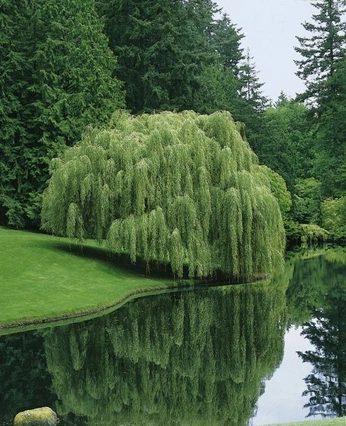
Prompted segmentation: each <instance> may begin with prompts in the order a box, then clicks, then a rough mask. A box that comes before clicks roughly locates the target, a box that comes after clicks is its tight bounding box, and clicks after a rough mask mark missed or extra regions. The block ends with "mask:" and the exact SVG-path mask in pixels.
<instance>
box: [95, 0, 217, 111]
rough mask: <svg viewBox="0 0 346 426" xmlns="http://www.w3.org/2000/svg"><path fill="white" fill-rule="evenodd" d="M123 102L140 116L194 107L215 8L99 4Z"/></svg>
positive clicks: (165, 2)
mask: <svg viewBox="0 0 346 426" xmlns="http://www.w3.org/2000/svg"><path fill="white" fill-rule="evenodd" d="M97 4H98V10H99V13H100V15H101V16H103V17H104V19H105V23H106V26H105V30H106V33H107V35H108V37H109V40H110V47H111V49H112V50H113V52H114V53H115V54H116V56H117V58H118V65H117V69H116V75H117V77H118V78H119V79H120V80H121V81H124V82H125V89H126V102H127V106H128V108H129V109H130V110H131V111H132V112H133V113H135V114H137V113H140V112H151V111H162V110H179V111H180V110H183V109H193V106H194V102H195V100H194V97H195V94H196V92H197V91H198V88H199V86H200V82H199V78H200V75H201V74H202V73H203V70H204V68H205V66H207V65H208V64H210V63H212V62H213V57H215V56H216V54H215V52H213V51H212V49H211V48H210V46H209V45H208V34H210V33H211V32H212V27H213V14H214V11H215V10H217V9H216V6H215V5H214V4H213V3H212V2H210V1H207V0H190V1H184V2H182V1H181V0H162V1H160V2H158V1H154V0H145V1H139V0H130V1H126V2H124V1H122V0H115V1H113V2H109V1H102V0H101V1H98V3H97Z"/></svg>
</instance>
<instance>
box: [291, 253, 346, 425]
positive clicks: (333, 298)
mask: <svg viewBox="0 0 346 426" xmlns="http://www.w3.org/2000/svg"><path fill="white" fill-rule="evenodd" d="M313 262H314V271H315V276H317V277H318V281H319V294H320V296H321V297H320V298H319V299H320V300H319V303H318V304H314V306H313V308H312V315H313V320H311V321H309V322H307V323H306V324H305V325H304V327H303V332H302V334H303V335H304V336H306V338H308V339H309V340H310V342H311V344H312V345H313V347H314V350H309V351H305V352H301V353H299V355H300V356H301V358H302V359H303V360H304V361H305V362H309V363H311V364H312V365H313V370H312V372H311V374H309V375H308V376H307V377H306V378H305V382H306V385H307V389H306V391H305V392H304V394H305V395H308V396H309V402H308V403H307V404H306V407H308V408H309V416H316V415H318V416H321V417H341V416H345V415H346V254H345V252H344V251H343V250H337V251H334V252H332V251H330V252H328V254H327V255H325V256H323V257H322V256H319V257H317V258H316V259H314V260H313ZM312 300H313V299H310V303H312Z"/></svg>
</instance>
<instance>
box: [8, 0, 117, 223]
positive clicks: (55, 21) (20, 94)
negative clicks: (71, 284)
mask: <svg viewBox="0 0 346 426" xmlns="http://www.w3.org/2000/svg"><path fill="white" fill-rule="evenodd" d="M1 18H2V20H1V29H2V31H1V39H0V58H1V61H0V73H1V76H2V78H1V80H0V90H1V95H2V99H1V104H2V114H1V116H0V139H1V145H0V154H1V155H0V158H1V160H0V161H1V168H0V182H1V183H0V185H1V191H0V223H1V224H8V225H11V226H16V227H22V226H30V225H37V224H38V223H39V217H38V215H39V211H40V196H41V193H42V191H43V188H44V187H45V185H46V181H47V179H48V164H49V161H50V159H51V158H53V157H55V156H56V155H57V154H58V153H59V152H61V151H62V150H64V148H65V147H66V145H73V144H74V143H75V142H76V141H77V140H78V139H80V136H81V133H82V131H83V129H84V127H85V126H86V125H88V124H93V125H96V124H97V123H102V122H105V121H108V120H109V117H110V115H111V114H112V112H113V111H114V109H115V108H117V107H119V106H122V105H123V101H122V98H123V95H122V93H121V88H120V85H119V83H118V82H117V81H116V80H115V79H114V78H113V75H112V74H113V70H114V67H115V64H116V61H115V58H114V55H113V54H112V52H111V51H110V50H109V48H108V45H107V39H106V37H105V36H104V35H103V33H102V25H101V22H100V20H99V19H98V15H97V13H96V11H95V5H94V1H93V0H87V1H85V2H83V3H81V2H80V1H78V0H69V1H67V0H63V1H61V2H59V3H57V2H54V1H52V0H47V1H46V0H45V1H43V0H33V1H30V2H24V1H23V2H22V1H21V2H15V3H13V2H7V1H4V2H2V16H1Z"/></svg>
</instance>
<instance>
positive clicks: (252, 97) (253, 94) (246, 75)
mask: <svg viewBox="0 0 346 426" xmlns="http://www.w3.org/2000/svg"><path fill="white" fill-rule="evenodd" d="M239 77H240V84H241V88H240V97H241V98H242V99H243V100H245V101H246V102H247V104H248V105H249V106H250V107H251V108H253V109H254V110H255V111H257V112H262V111H263V110H264V109H265V107H266V106H267V104H268V99H267V98H266V97H265V96H264V95H263V92H262V87H263V85H264V83H261V82H260V81H259V78H258V71H257V70H256V64H255V63H254V62H253V57H251V56H250V51H249V50H248V51H247V54H246V56H245V59H244V60H243V61H242V65H241V67H240V75H239Z"/></svg>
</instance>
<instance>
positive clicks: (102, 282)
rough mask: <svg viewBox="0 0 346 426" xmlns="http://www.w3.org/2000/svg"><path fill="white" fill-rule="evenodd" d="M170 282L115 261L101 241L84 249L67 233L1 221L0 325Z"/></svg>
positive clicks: (96, 304) (101, 303)
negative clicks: (33, 229) (65, 235)
mask: <svg viewBox="0 0 346 426" xmlns="http://www.w3.org/2000/svg"><path fill="white" fill-rule="evenodd" d="M171 286H174V281H173V280H165V279H155V278H150V277H149V278H148V277H147V276H145V275H141V274H136V273H135V272H131V271H130V270H128V269H126V268H123V267H121V266H119V265H115V263H114V262H113V261H112V260H111V259H109V256H108V257H107V251H106V250H105V249H102V248H100V247H97V245H96V243H89V245H88V246H87V247H85V248H84V249H83V250H82V249H81V248H80V247H79V246H78V245H72V246H71V245H70V244H69V241H68V240H66V239H63V238H58V237H54V236H50V235H45V234H40V233H32V232H25V231H17V230H10V229H6V228H2V227H0V329H1V328H4V327H5V326H6V327H8V326H9V325H13V324H23V323H24V324H25V323H26V322H30V321H33V320H40V321H41V320H44V319H45V320H46V319H50V318H56V317H63V316H70V315H71V314H77V313H86V312H91V311H95V310H98V309H102V308H107V307H109V306H111V305H113V304H116V303H117V302H120V301H121V300H123V299H124V298H126V297H127V296H128V295H129V294H133V293H136V292H142V291H148V290H153V291H154V290H156V289H160V288H169V287H171Z"/></svg>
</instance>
